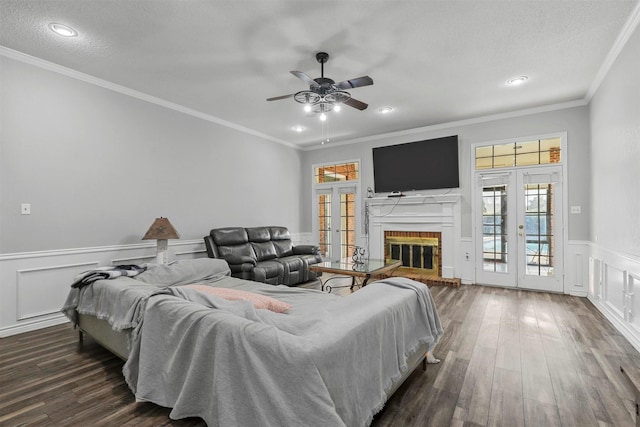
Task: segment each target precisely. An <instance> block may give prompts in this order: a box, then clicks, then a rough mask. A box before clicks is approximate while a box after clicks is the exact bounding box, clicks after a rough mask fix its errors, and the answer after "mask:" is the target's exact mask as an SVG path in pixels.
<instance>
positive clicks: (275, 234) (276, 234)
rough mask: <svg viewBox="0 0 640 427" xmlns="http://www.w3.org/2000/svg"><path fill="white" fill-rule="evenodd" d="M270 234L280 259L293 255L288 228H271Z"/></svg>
mask: <svg viewBox="0 0 640 427" xmlns="http://www.w3.org/2000/svg"><path fill="white" fill-rule="evenodd" d="M269 232H270V234H271V241H272V242H273V245H274V246H275V247H276V253H277V254H278V258H281V257H285V256H289V255H293V244H292V243H291V235H290V234H289V230H288V229H287V227H269Z"/></svg>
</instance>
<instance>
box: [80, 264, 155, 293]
mask: <svg viewBox="0 0 640 427" xmlns="http://www.w3.org/2000/svg"><path fill="white" fill-rule="evenodd" d="M146 269H147V267H146V265H116V266H115V267H97V268H94V269H93V270H89V271H85V272H84V273H80V274H78V275H77V276H76V277H75V278H74V279H73V283H72V284H71V287H72V288H82V287H84V286H87V285H90V284H91V283H93V282H95V281H96V280H100V279H115V278H116V277H122V276H126V277H134V276H137V275H138V274H140V273H142V272H144V271H145V270H146Z"/></svg>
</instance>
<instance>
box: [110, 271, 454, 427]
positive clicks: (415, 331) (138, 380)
mask: <svg viewBox="0 0 640 427" xmlns="http://www.w3.org/2000/svg"><path fill="white" fill-rule="evenodd" d="M213 285H214V286H224V287H237V288H244V289H245V290H250V291H253V292H257V293H261V294H266V295H270V296H273V297H275V298H278V299H280V300H282V301H285V302H288V303H290V304H292V308H291V309H289V311H288V312H287V313H284V314H278V313H273V312H271V311H268V310H261V309H260V310H256V309H254V308H253V305H252V304H250V303H248V302H246V301H233V302H232V301H226V300H223V299H219V298H217V297H214V296H211V295H209V294H202V293H199V292H197V291H195V290H193V289H183V288H167V289H164V290H162V291H161V292H158V293H156V294H155V295H153V296H152V297H150V298H149V299H148V301H147V304H146V309H145V310H144V313H143V318H142V322H141V323H140V324H139V326H138V328H139V333H138V334H135V335H136V339H135V340H134V343H133V347H132V350H131V354H130V356H129V359H128V361H127V363H126V364H125V366H124V369H123V373H124V375H125V379H126V381H127V383H128V384H129V386H130V387H131V389H132V390H133V392H134V393H135V395H136V399H137V400H138V401H150V402H154V403H156V404H158V405H161V406H166V407H170V408H173V409H172V411H171V414H170V416H171V418H174V419H180V418H184V417H190V416H197V417H201V418H203V419H204V420H205V421H206V422H207V424H208V425H209V426H300V425H304V426H323V427H325V426H349V427H351V426H363V425H369V424H370V423H371V420H372V417H373V415H374V414H375V413H376V412H378V411H379V410H380V409H381V408H382V407H383V405H384V402H385V401H386V400H387V397H388V396H387V393H388V392H389V390H390V389H391V387H392V385H393V383H394V381H396V380H398V379H399V378H400V377H401V375H402V373H403V372H404V371H406V370H407V369H408V366H407V360H408V358H409V357H410V356H411V355H412V354H413V353H415V352H416V351H417V350H418V349H419V348H420V346H421V344H426V345H427V346H428V347H429V348H432V347H433V346H434V345H435V343H436V342H437V340H438V338H439V337H440V335H441V334H442V328H441V325H440V320H439V318H438V315H437V312H436V310H435V307H434V303H433V300H432V298H431V294H430V293H429V290H428V288H427V287H426V286H425V285H423V284H421V283H418V282H414V281H412V280H408V279H404V278H391V279H386V280H382V281H378V282H374V283H371V284H369V285H368V286H366V287H364V288H363V289H361V290H359V291H357V292H355V293H353V294H351V295H349V296H346V297H338V296H335V295H328V294H325V293H322V292H319V291H318V292H314V291H309V290H302V289H296V288H287V287H283V286H276V287H274V286H270V285H261V284H253V283H252V282H247V281H243V280H239V279H233V278H224V279H222V280H220V281H217V282H215V283H213Z"/></svg>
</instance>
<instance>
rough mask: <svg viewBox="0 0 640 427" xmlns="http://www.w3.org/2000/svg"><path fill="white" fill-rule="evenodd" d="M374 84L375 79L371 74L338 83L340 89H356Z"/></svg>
mask: <svg viewBox="0 0 640 427" xmlns="http://www.w3.org/2000/svg"><path fill="white" fill-rule="evenodd" d="M372 84H373V79H372V78H371V77H369V76H362V77H358V78H357V79H350V80H345V81H343V82H340V83H336V87H337V88H338V89H354V88H357V87H362V86H369V85H372Z"/></svg>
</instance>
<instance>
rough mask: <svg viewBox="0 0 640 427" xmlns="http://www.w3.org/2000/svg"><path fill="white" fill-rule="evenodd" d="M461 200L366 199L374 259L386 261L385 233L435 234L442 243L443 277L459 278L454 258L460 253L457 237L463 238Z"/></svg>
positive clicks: (416, 197)
mask: <svg viewBox="0 0 640 427" xmlns="http://www.w3.org/2000/svg"><path fill="white" fill-rule="evenodd" d="M459 200H460V195H459V194H439V195H411V196H404V197H371V198H367V199H365V212H366V214H367V215H368V216H369V230H368V231H369V253H370V254H371V257H373V258H380V259H381V258H383V257H384V232H385V231H429V232H436V233H440V234H441V241H442V248H440V251H441V253H442V277H444V278H453V277H456V276H455V268H454V260H455V256H454V254H455V253H456V251H457V249H458V248H457V241H456V238H455V236H458V237H459V236H460V203H459ZM457 240H459V239H457Z"/></svg>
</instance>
